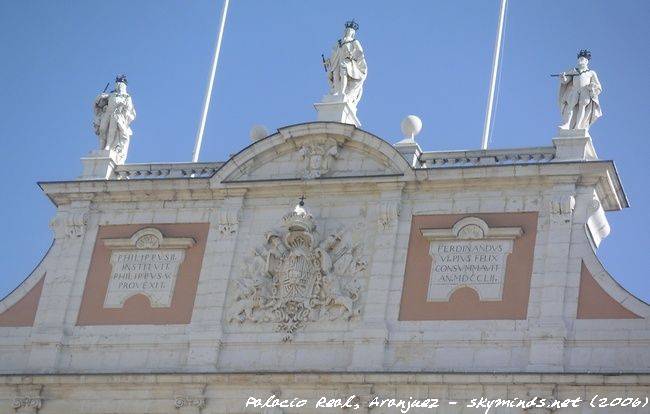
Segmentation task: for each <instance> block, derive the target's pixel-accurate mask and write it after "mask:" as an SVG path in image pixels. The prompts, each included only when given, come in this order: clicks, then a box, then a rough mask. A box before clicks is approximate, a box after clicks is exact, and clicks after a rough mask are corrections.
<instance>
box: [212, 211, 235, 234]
mask: <svg viewBox="0 0 650 414" xmlns="http://www.w3.org/2000/svg"><path fill="white" fill-rule="evenodd" d="M217 220H218V224H217V225H218V228H219V234H220V235H221V236H222V237H228V236H231V235H233V234H235V233H237V229H238V228H239V210H235V209H221V210H218V211H217Z"/></svg>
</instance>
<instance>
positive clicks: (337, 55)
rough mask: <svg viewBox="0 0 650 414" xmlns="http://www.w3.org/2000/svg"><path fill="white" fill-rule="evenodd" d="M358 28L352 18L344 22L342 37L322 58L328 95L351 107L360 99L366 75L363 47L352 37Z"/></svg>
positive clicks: (366, 68) (366, 67) (354, 106)
mask: <svg viewBox="0 0 650 414" xmlns="http://www.w3.org/2000/svg"><path fill="white" fill-rule="evenodd" d="M358 29H359V25H358V24H357V22H355V21H354V20H351V21H348V22H346V23H345V32H344V33H343V38H342V39H339V40H338V41H337V42H336V44H334V47H333V48H332V55H331V56H330V58H329V59H325V58H323V59H324V64H325V70H326V71H327V78H328V80H329V84H330V95H332V96H334V97H336V98H338V100H340V101H342V102H347V103H348V104H350V106H352V107H353V108H356V106H357V103H359V101H360V100H361V95H362V93H363V82H364V81H365V80H366V76H367V75H368V66H367V65H366V58H365V57H364V55H363V48H362V47H361V43H359V41H358V40H356V39H355V38H354V37H355V34H356V31H357V30H358Z"/></svg>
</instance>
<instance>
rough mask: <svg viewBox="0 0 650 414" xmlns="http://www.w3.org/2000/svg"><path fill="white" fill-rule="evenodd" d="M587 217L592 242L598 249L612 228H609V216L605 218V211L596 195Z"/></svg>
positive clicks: (590, 204) (588, 208)
mask: <svg viewBox="0 0 650 414" xmlns="http://www.w3.org/2000/svg"><path fill="white" fill-rule="evenodd" d="M587 217H589V218H588V219H587V229H588V230H589V234H590V235H591V240H592V241H593V242H594V245H595V246H596V247H598V246H599V245H600V242H601V241H603V239H604V238H605V237H607V236H609V232H610V231H611V228H610V227H609V222H608V221H607V216H605V210H604V209H603V207H602V205H601V203H600V201H599V200H598V198H597V197H596V196H595V195H594V198H593V199H592V200H591V202H590V203H589V205H588V206H587Z"/></svg>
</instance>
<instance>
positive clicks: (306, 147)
mask: <svg viewBox="0 0 650 414" xmlns="http://www.w3.org/2000/svg"><path fill="white" fill-rule="evenodd" d="M339 146H340V144H339V143H338V142H337V141H336V140H334V139H332V138H320V139H314V140H309V141H305V142H303V144H302V146H301V147H300V150H299V153H300V156H301V157H302V159H303V160H304V161H305V164H304V173H303V176H304V178H318V177H322V176H324V175H325V174H327V173H328V172H329V171H330V169H331V168H332V164H333V161H334V160H335V159H336V158H338V155H339Z"/></svg>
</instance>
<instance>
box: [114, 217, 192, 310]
mask: <svg viewBox="0 0 650 414" xmlns="http://www.w3.org/2000/svg"><path fill="white" fill-rule="evenodd" d="M104 244H105V245H106V247H108V248H109V249H110V250H111V258H110V264H111V274H110V278H109V281H108V289H107V291H106V298H105V299H104V308H121V307H122V306H123V305H124V302H125V301H126V300H127V299H128V298H130V297H132V296H134V295H137V294H143V295H145V296H147V297H148V298H149V302H150V304H151V306H152V307H154V308H161V307H169V306H170V305H171V300H172V296H173V295H174V286H175V285H176V279H177V278H178V270H179V268H180V266H181V264H182V263H183V260H184V259H185V251H186V249H188V248H189V247H191V246H192V245H193V244H194V239H191V238H184V237H183V238H165V237H164V236H163V235H162V233H161V232H160V231H159V230H157V229H155V228H146V229H142V230H140V231H138V232H136V233H135V234H134V235H133V236H131V238H128V239H106V240H104Z"/></svg>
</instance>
